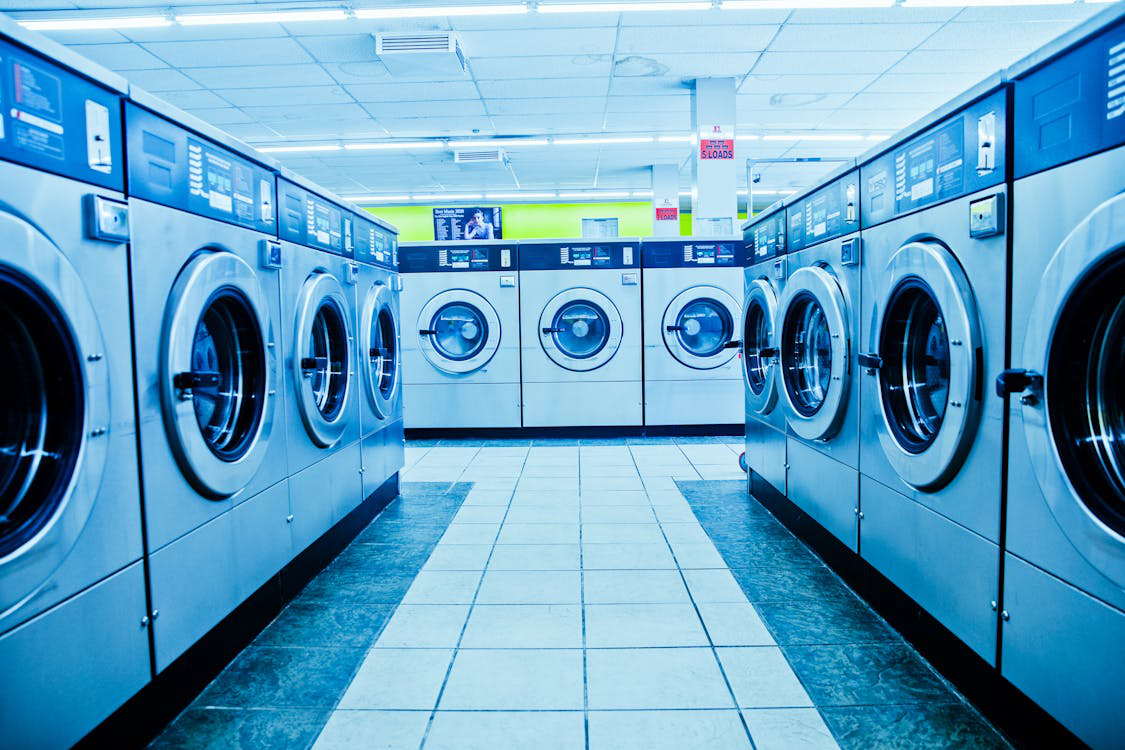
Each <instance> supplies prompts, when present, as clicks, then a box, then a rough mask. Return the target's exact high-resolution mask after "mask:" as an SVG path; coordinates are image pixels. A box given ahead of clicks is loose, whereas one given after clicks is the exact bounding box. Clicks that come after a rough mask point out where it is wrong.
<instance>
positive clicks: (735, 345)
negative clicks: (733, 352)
mask: <svg viewBox="0 0 1125 750" xmlns="http://www.w3.org/2000/svg"><path fill="white" fill-rule="evenodd" d="M723 348H724V349H741V348H742V342H741V341H728V342H727V343H725V344H723Z"/></svg>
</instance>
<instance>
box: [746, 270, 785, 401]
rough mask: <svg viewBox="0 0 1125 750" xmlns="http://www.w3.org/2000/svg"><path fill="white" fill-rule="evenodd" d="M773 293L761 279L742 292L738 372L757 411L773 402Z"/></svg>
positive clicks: (775, 395) (774, 399)
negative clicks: (742, 311) (742, 303)
mask: <svg viewBox="0 0 1125 750" xmlns="http://www.w3.org/2000/svg"><path fill="white" fill-rule="evenodd" d="M776 325H777V293H776V292H775V291H774V287H773V284H771V283H770V282H769V280H767V279H764V278H759V279H755V280H754V281H752V282H751V283H750V286H749V288H748V289H747V292H746V311H745V313H744V315H743V318H742V375H743V377H744V378H745V380H746V397H747V401H748V403H749V405H750V408H751V409H752V410H753V411H754V412H755V413H757V414H763V415H764V414H769V413H770V412H772V411H773V409H774V406H776V404H777V378H776V372H777V341H776V335H775V332H776V330H777V329H776Z"/></svg>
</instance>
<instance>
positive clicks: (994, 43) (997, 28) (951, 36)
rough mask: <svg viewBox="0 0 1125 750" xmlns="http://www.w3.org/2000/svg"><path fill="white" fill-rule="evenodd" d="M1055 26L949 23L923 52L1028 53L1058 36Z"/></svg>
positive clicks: (1057, 25)
mask: <svg viewBox="0 0 1125 750" xmlns="http://www.w3.org/2000/svg"><path fill="white" fill-rule="evenodd" d="M1059 32H1060V28H1059V24H1058V23H1055V22H1051V21H1030V22H1025V23H1011V22H1009V23H1003V24H983V23H956V22H954V23H950V24H946V25H945V27H944V28H942V29H941V31H939V32H937V33H936V34H934V35H933V36H932V37H930V38H929V39H927V40H926V42H925V43H924V44H923V45H922V46H921V49H924V50H974V51H975V50H996V49H1012V50H1021V51H1027V52H1030V51H1032V50H1033V49H1037V48H1038V47H1040V46H1042V45H1043V44H1046V43H1047V42H1049V41H1051V40H1052V39H1054V38H1055V37H1056V36H1058V35H1059Z"/></svg>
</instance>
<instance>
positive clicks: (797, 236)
mask: <svg viewBox="0 0 1125 750" xmlns="http://www.w3.org/2000/svg"><path fill="white" fill-rule="evenodd" d="M785 215H786V217H787V218H786V221H787V222H788V225H789V229H788V246H789V252H791V253H792V252H794V251H796V250H801V249H803V248H806V247H812V246H813V245H816V244H817V243H820V242H825V241H827V240H831V239H835V238H836V237H842V236H844V235H845V234H850V233H852V232H856V231H859V170H858V169H855V170H852V171H851V172H848V173H847V174H846V175H844V176H842V177H840V178H838V179H835V180H833V181H832V182H830V183H828V184H827V185H825V186H824V187H822V188H820V189H819V190H817V191H816V192H814V193H809V194H808V195H806V196H805V197H804V198H802V199H801V200H799V201H796V202H794V203H793V204H792V205H789V206H786V207H785Z"/></svg>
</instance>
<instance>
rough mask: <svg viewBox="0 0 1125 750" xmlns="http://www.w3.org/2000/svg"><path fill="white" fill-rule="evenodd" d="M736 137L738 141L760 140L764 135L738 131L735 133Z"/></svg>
mask: <svg viewBox="0 0 1125 750" xmlns="http://www.w3.org/2000/svg"><path fill="white" fill-rule="evenodd" d="M734 139H735V140H736V141H759V140H761V139H762V136H760V135H758V134H757V133H738V134H737V135H735V137H734Z"/></svg>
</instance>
